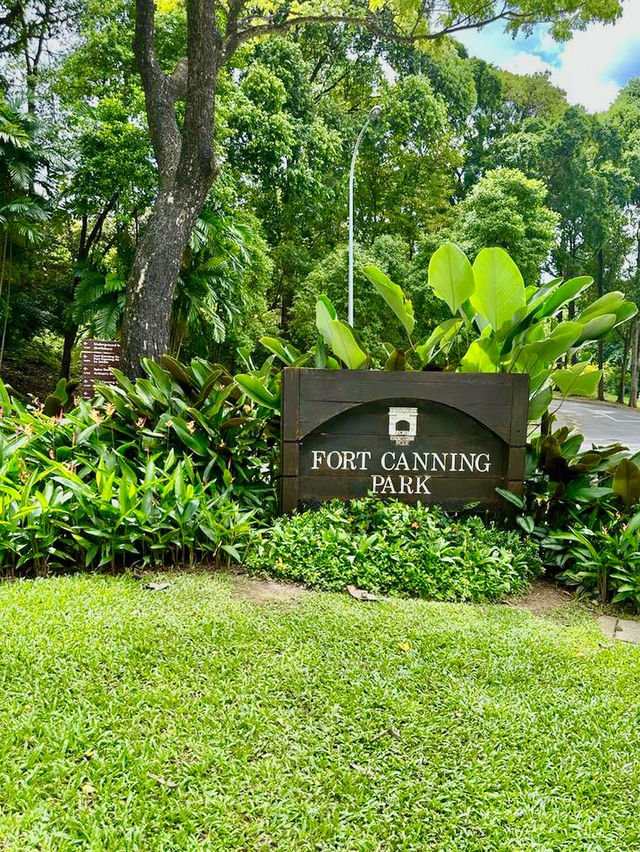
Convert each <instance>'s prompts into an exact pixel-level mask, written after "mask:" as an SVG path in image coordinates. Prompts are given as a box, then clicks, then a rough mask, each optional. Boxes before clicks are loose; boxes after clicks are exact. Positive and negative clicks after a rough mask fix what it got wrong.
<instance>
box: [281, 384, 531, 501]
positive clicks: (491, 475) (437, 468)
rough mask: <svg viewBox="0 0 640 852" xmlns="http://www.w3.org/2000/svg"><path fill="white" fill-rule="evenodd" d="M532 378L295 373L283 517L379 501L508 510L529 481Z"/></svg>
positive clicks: (286, 411) (286, 426)
mask: <svg viewBox="0 0 640 852" xmlns="http://www.w3.org/2000/svg"><path fill="white" fill-rule="evenodd" d="M527 410H528V377H527V376H522V375H517V376H516V375H484V374H480V375H478V374H452V373H400V372H399V373H383V372H374V371H369V372H367V371H351V370H343V371H329V370H311V369H287V370H285V371H284V380H283V417H282V489H281V496H282V507H283V509H284V510H285V511H290V510H291V509H293V508H295V507H297V506H299V505H302V504H309V503H311V504H313V503H317V502H319V501H321V500H325V499H331V498H335V497H342V498H344V499H350V498H354V497H361V496H365V495H366V494H368V493H373V494H376V495H379V496H382V497H394V498H397V499H402V500H405V501H407V502H410V501H415V500H421V501H423V502H439V503H443V504H459V503H464V502H469V501H471V500H480V501H481V502H483V503H486V504H488V505H496V504H499V503H500V498H499V497H498V495H497V494H496V491H495V489H496V487H498V486H501V487H503V488H512V489H513V490H515V491H518V490H519V489H520V488H521V486H522V480H523V476H524V444H525V435H526V423H527Z"/></svg>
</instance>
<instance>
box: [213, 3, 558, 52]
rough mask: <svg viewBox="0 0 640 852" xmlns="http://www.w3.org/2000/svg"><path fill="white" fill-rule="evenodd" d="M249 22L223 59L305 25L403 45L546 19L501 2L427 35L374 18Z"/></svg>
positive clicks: (313, 17)
mask: <svg viewBox="0 0 640 852" xmlns="http://www.w3.org/2000/svg"><path fill="white" fill-rule="evenodd" d="M485 6H486V4H484V3H483V5H482V7H480V8H484V7H485ZM249 20H250V18H249V19H245V21H244V22H240V28H239V30H238V32H237V34H236V36H235V39H234V44H233V46H232V49H231V50H230V51H229V50H228V49H227V50H226V51H225V56H228V55H230V53H232V52H233V49H235V47H237V46H238V45H239V44H242V43H243V42H246V41H249V40H250V39H254V38H259V37H260V36H263V35H269V34H278V33H286V32H288V31H289V30H291V29H293V28H294V27H300V26H305V25H307V24H344V25H346V26H353V27H360V28H362V29H366V30H367V31H368V32H370V33H373V35H376V36H378V37H379V38H381V39H386V40H388V41H394V42H396V43H399V44H404V45H412V44H416V43H417V42H420V41H434V40H435V39H439V38H442V37H443V36H446V35H451V34H453V33H457V32H462V31H464V30H469V29H479V28H481V27H485V26H487V25H488V24H493V23H496V22H497V21H516V20H517V21H522V22H523V23H535V22H542V21H543V20H546V19H541V18H537V17H535V16H533V15H529V14H527V13H518V12H515V11H514V10H513V9H510V8H509V4H508V3H505V4H504V5H503V7H502V9H501V10H500V11H499V12H496V13H495V14H492V15H489V16H487V17H484V18H477V17H476V16H475V14H473V13H472V14H470V15H465V16H464V17H463V18H460V19H459V20H458V21H457V22H454V23H451V24H449V25H446V26H443V27H442V28H441V29H438V30H434V31H433V32H428V33H416V32H415V30H416V26H417V24H418V23H419V21H417V22H416V25H415V26H414V27H413V29H412V31H411V32H410V33H401V32H398V31H394V30H388V29H384V28H383V27H381V26H380V24H379V22H378V20H377V19H375V18H362V17H358V16H356V15H301V16H300V17H298V18H288V19H287V20H284V21H270V22H267V23H264V24H258V25H256V26H248V25H247V23H248V21H249ZM243 23H244V24H245V27H244V29H242V28H241V25H242V24H243Z"/></svg>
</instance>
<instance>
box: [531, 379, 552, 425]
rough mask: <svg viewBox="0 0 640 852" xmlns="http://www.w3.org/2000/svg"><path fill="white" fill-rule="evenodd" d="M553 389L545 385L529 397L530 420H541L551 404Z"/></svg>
mask: <svg viewBox="0 0 640 852" xmlns="http://www.w3.org/2000/svg"><path fill="white" fill-rule="evenodd" d="M552 399H553V390H552V389H551V388H550V387H548V386H547V385H545V386H544V387H542V388H540V389H539V390H537V391H536V392H535V393H534V394H531V396H530V397H529V420H539V419H540V418H541V417H542V415H543V414H544V413H545V411H546V410H547V408H549V406H550V405H551V400H552Z"/></svg>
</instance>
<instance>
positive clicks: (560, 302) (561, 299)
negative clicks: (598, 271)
mask: <svg viewBox="0 0 640 852" xmlns="http://www.w3.org/2000/svg"><path fill="white" fill-rule="evenodd" d="M557 280H558V279H556V282H555V283H557ZM551 283H554V282H551ZM592 284H593V278H591V277H590V276H588V275H581V276H579V277H578V278H570V279H569V280H568V281H565V282H564V283H562V284H560V286H559V287H553V289H552V290H551V293H550V294H549V295H548V296H547V297H546V298H544V299H543V300H542V303H541V304H537V303H536V304H537V306H536V309H535V312H534V315H535V317H536V318H537V319H542V318H543V317H551V316H553V315H554V314H555V313H556V311H559V310H560V308H562V307H563V306H564V305H566V304H567V302H571V301H573V300H574V299H577V298H578V296H579V295H580V293H583V292H584V291H585V290H586V289H587V288H588V287H590V286H591V285H592Z"/></svg>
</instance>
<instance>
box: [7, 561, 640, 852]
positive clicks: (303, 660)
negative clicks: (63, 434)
mask: <svg viewBox="0 0 640 852" xmlns="http://www.w3.org/2000/svg"><path fill="white" fill-rule="evenodd" d="M170 579H171V583H172V586H171V588H170V589H168V590H167V591H163V592H158V591H156V592H154V591H147V590H144V589H143V588H142V584H141V583H140V582H139V581H137V580H135V579H133V578H127V577H120V578H112V577H97V576H94V577H87V576H76V577H64V578H53V579H47V580H38V581H35V582H34V581H31V582H29V581H24V582H16V583H5V584H4V585H2V586H0V619H1V621H0V849H2V850H19V851H20V852H24V850H36V849H37V850H55V852H66V850H76V849H83V850H84V849H87V850H126V852H134V850H144V852H148V850H162V852H170V850H180V852H187V851H188V850H196V849H211V850H251V852H252V850H296V852H298V850H345V852H346V850H447V852H466V850H478V852H480V850H481V851H482V852H491V850H505V852H506V850H509V852H515V850H549V851H550V852H556V850H563V852H565V850H569V852H572V850H576V852H577V850H580V852H585V850H612V852H613V850H616V852H621V850H634V851H635V850H638V849H640V648H637V647H634V646H627V645H623V644H621V643H618V644H616V645H615V646H613V647H606V641H605V640H604V639H603V637H602V635H601V634H600V633H599V630H598V628H597V625H595V623H594V622H592V621H591V620H590V619H589V618H588V617H587V616H580V615H578V616H572V617H571V619H570V623H568V624H565V623H563V622H562V620H559V621H553V620H549V619H546V620H544V619H540V618H537V617H535V616H534V615H531V614H530V613H528V612H525V611H520V610H514V609H512V608H508V607H503V606H492V607H484V608H480V607H473V606H464V605H442V604H438V605H436V604H429V603H425V602H420V601H403V600H391V601H385V602H379V603H375V604H364V603H359V602H357V601H354V600H352V599H351V598H349V597H347V596H342V595H331V594H320V593H308V594H305V595H303V596H302V597H301V598H300V600H299V602H298V603H291V602H274V603H266V604H261V605H260V604H256V603H252V602H251V601H249V600H245V599H242V598H240V597H238V590H237V585H236V584H235V581H234V580H233V579H232V578H230V577H227V576H209V575H206V574H200V575H195V574H191V575H174V576H172V577H171V578H170Z"/></svg>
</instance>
